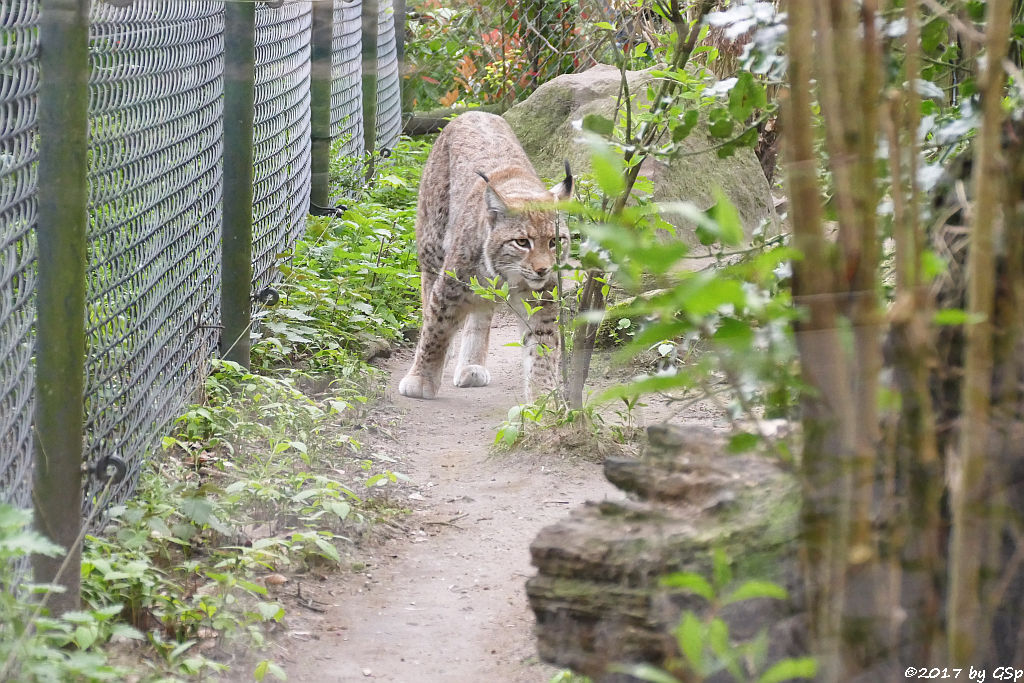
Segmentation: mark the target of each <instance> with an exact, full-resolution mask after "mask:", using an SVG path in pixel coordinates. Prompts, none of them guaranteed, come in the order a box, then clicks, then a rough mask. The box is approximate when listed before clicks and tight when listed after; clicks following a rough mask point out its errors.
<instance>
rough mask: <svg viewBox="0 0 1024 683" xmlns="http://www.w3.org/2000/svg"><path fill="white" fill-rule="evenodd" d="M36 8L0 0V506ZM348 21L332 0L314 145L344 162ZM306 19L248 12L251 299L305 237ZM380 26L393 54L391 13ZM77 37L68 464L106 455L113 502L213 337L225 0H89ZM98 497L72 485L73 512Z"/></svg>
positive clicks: (18, 396) (291, 10)
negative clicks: (337, 151)
mask: <svg viewBox="0 0 1024 683" xmlns="http://www.w3.org/2000/svg"><path fill="white" fill-rule="evenodd" d="M39 5H40V0H4V2H3V3H0V502H10V503H13V504H16V505H19V506H23V507H24V506H29V505H30V504H31V475H32V462H33V452H32V412H33V391H34V378H33V362H34V345H35V333H34V319H35V309H34V306H35V287H36V250H35V228H36V223H37V217H36V204H37V194H38V192H40V191H42V190H41V188H39V187H38V182H37V177H36V172H35V162H36V161H38V154H37V145H36V136H37V120H38V115H37V92H38V89H39V63H38V52H39V42H38V26H39ZM361 11H362V3H361V2H348V1H342V0H334V14H335V27H334V45H333V55H332V75H333V79H334V82H333V84H332V92H331V113H332V128H331V135H332V137H334V138H336V139H344V140H346V144H345V145H344V146H342V148H341V151H342V153H343V154H346V155H350V156H353V157H358V156H359V155H360V154H361V152H362V146H363V127H364V121H363V110H362V54H361V47H362V21H361ZM311 15H312V13H311V5H310V4H309V3H288V4H285V5H283V6H282V7H280V8H272V7H269V6H266V5H263V4H260V5H258V6H257V9H256V22H257V26H256V70H255V75H254V79H255V80H254V82H255V87H256V112H255V134H254V167H255V169H254V170H255V182H254V201H253V221H254V226H253V227H254V244H253V259H254V263H253V288H254V291H255V290H258V289H260V288H262V287H263V286H265V285H267V284H270V283H272V282H273V280H274V279H275V278H276V276H277V271H276V267H275V266H276V263H277V261H278V259H279V255H280V254H281V253H282V252H286V251H287V250H288V249H289V248H290V247H291V246H292V245H293V244H294V242H295V240H296V239H297V238H298V237H300V236H301V235H302V233H303V231H304V228H305V222H306V212H307V208H308V202H309V190H310V62H309V60H310V38H311V20H312V16H311ZM381 20H382V21H384V22H390V27H391V28H390V31H391V32H390V36H391V38H390V40H391V43H392V46H393V43H394V30H393V17H391V16H390V15H389V16H387V17H383V16H382V18H381ZM89 37H90V40H89V62H90V82H89V127H90V141H89V171H88V182H89V224H88V234H87V237H88V259H89V260H88V264H87V283H86V295H87V307H88V308H87V319H86V325H87V330H86V332H87V348H86V368H85V372H86V378H85V379H86V396H85V401H86V413H85V433H84V439H85V452H86V459H87V461H88V462H87V463H85V464H86V465H93V464H95V463H97V462H99V461H101V460H102V459H104V458H105V457H107V456H116V457H118V458H120V459H121V460H123V461H124V463H125V464H126V467H127V475H128V476H127V477H126V478H125V479H124V482H123V483H122V484H121V485H120V486H119V488H118V489H117V490H115V491H114V493H113V496H112V500H124V499H125V498H126V497H127V496H129V495H130V494H131V493H132V491H133V490H134V488H135V484H136V482H137V479H138V473H139V471H140V469H141V467H142V465H143V463H144V459H145V457H146V456H147V454H148V453H149V452H152V451H153V449H154V446H155V445H156V443H157V441H158V439H159V438H160V436H161V434H163V433H164V432H165V430H166V428H167V426H168V423H169V422H170V421H171V420H173V419H174V418H175V417H176V416H177V415H179V414H180V413H181V411H182V409H183V407H184V406H185V405H186V403H187V402H188V401H189V400H191V399H192V398H193V394H194V391H195V390H196V388H197V387H198V386H199V385H200V384H201V383H202V381H203V379H204V378H205V376H206V374H207V371H208V368H209V362H210V359H211V358H212V356H213V354H214V351H215V349H216V346H217V342H218V339H219V334H220V333H219V330H218V323H219V321H220V311H219V305H220V287H221V275H220V248H221V244H220V242H221V220H222V216H221V192H222V173H223V161H222V159H223V126H224V123H223V102H222V100H223V94H224V93H223V74H224V3H223V2H216V1H210V2H194V3H193V2H173V3H168V2H162V1H161V0H135V2H133V3H131V4H128V5H125V6H116V5H114V4H110V3H106V2H96V3H93V4H92V7H91V9H90V27H89ZM386 59H387V57H385V60H386ZM390 60H391V61H390V62H389V63H388V68H389V69H390V71H389V72H388V73H389V74H394V76H390V75H389V78H391V80H392V81H394V85H393V86H392V85H385V86H384V87H383V90H384V91H386V92H391V90H390V89H391V88H393V89H394V90H395V95H394V99H395V100H396V101H397V68H396V67H395V65H394V50H393V48H392V50H391V57H390ZM387 101H388V102H390V101H391V100H390V99H388V100H387ZM389 111H390V110H389ZM391 116H394V121H392V118H391ZM399 117H400V112H396V113H395V114H394V115H392V114H390V113H389V114H388V115H387V116H383V117H382V119H381V120H383V121H385V122H386V123H387V125H388V126H389V127H388V128H387V130H386V131H385V132H384V133H382V134H380V137H378V139H381V140H387V144H393V137H394V136H397V130H398V125H399V122H400V118H399ZM375 123H376V122H375V121H371V122H368V123H366V125H375ZM99 490H100V489H99V486H98V484H96V483H95V481H94V480H90V481H89V482H88V483H87V484H86V491H85V502H84V506H85V508H86V510H87V511H88V510H89V509H90V508H91V507H93V506H94V505H95V503H96V500H95V498H96V495H97V493H98V491H99Z"/></svg>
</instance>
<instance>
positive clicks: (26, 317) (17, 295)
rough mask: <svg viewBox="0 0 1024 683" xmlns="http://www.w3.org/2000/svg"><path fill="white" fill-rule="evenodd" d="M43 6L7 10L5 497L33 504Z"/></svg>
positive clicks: (0, 45)
mask: <svg viewBox="0 0 1024 683" xmlns="http://www.w3.org/2000/svg"><path fill="white" fill-rule="evenodd" d="M38 22H39V6H38V4H37V3H36V2H18V1H17V0H11V2H6V1H5V2H4V3H3V4H2V5H0V26H2V27H3V29H2V33H0V37H2V40H0V101H2V103H3V106H2V108H0V112H2V115H0V226H2V229H0V495H3V497H4V498H6V499H8V500H10V501H12V502H13V503H15V504H17V505H20V506H27V505H28V504H29V503H30V502H31V497H30V492H31V491H30V486H29V485H30V477H31V465H32V386H33V379H32V349H33V346H34V344H35V334H34V325H33V320H34V318H35V304H34V300H33V292H34V291H35V239H34V233H33V228H34V226H35V223H36V197H35V191H36V169H35V162H36V159H37V150H36V146H35V135H36V93H37V92H38V90H39V69H38V64H37V61H38V53H39V36H38V34H37V33H36V25H37V24H38Z"/></svg>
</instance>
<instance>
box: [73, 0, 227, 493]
mask: <svg viewBox="0 0 1024 683" xmlns="http://www.w3.org/2000/svg"><path fill="white" fill-rule="evenodd" d="M90 24H91V28H90V49H89V59H90V67H91V68H90V84H89V112H90V116H89V130H90V140H89V148H90V156H89V199H90V206H89V215H90V222H89V223H90V224H89V232H88V248H89V254H88V256H89V265H88V271H87V276H86V277H87V289H86V297H87V301H88V304H87V307H88V309H87V317H86V333H87V341H88V344H87V346H88V348H87V353H86V419H85V430H86V447H85V448H86V453H87V454H89V455H90V456H91V458H92V459H94V460H95V459H97V458H102V457H104V456H107V455H116V456H118V457H119V458H121V459H122V460H124V462H125V463H126V464H127V466H128V469H129V474H130V475H131V476H128V477H125V478H124V479H123V480H122V482H121V484H120V486H121V487H122V490H121V491H119V492H117V494H118V497H120V496H124V495H127V493H128V492H130V490H131V488H132V483H133V482H134V481H135V480H136V475H137V472H138V469H139V468H140V467H141V464H142V457H141V456H142V454H144V453H145V452H147V451H148V450H149V449H150V447H151V446H152V445H153V443H154V441H155V440H156V439H157V438H158V437H159V432H160V430H161V429H162V428H163V427H164V426H165V425H166V424H167V422H168V421H169V420H171V419H173V418H174V417H175V416H176V415H177V414H178V412H179V410H180V408H181V403H182V400H183V399H184V398H187V397H188V396H190V395H191V393H192V392H193V390H194V389H195V387H196V386H197V384H198V383H199V382H200V381H201V379H202V377H203V373H204V372H205V371H206V367H207V362H208V359H209V357H210V354H211V352H212V350H213V348H214V345H215V344H216V330H215V329H213V325H215V324H216V322H217V318H218V311H217V306H218V303H217V292H218V286H219V272H218V260H219V248H218V246H219V245H218V239H219V236H220V233H219V229H220V206H219V200H220V186H219V182H220V176H221V167H220V164H219V160H220V156H221V135H222V124H221V107H222V104H221V95H222V83H221V75H222V73H223V68H224V65H223V58H222V56H221V54H222V52H223V48H224V45H223V31H224V20H223V9H222V7H221V6H219V4H218V3H179V2H173V3H167V2H159V0H148V1H142V2H136V3H132V4H130V5H128V6H125V7H117V6H114V5H110V4H107V3H102V2H97V3H94V4H93V5H92V12H91V17H90ZM89 485H90V486H97V483H96V480H95V479H90V480H89ZM85 500H86V505H87V506H88V505H91V503H92V496H91V495H87V496H86V499H85Z"/></svg>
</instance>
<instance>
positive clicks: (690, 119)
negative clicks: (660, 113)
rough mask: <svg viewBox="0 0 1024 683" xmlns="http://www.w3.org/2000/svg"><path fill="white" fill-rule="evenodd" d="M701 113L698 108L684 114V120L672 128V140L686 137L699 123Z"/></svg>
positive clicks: (676, 140)
mask: <svg viewBox="0 0 1024 683" xmlns="http://www.w3.org/2000/svg"><path fill="white" fill-rule="evenodd" d="M698 118H699V115H698V113H697V110H696V109H690V110H688V111H687V112H686V113H685V114H683V118H682V122H681V123H678V124H676V126H675V127H674V128H673V129H672V142H679V141H680V140H683V139H685V138H686V137H687V136H688V135H689V134H690V133H691V132H692V131H693V127H694V126H696V125H697V120H698Z"/></svg>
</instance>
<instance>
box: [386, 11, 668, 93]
mask: <svg viewBox="0 0 1024 683" xmlns="http://www.w3.org/2000/svg"><path fill="white" fill-rule="evenodd" d="M647 5H648V3H642V4H637V3H633V2H626V1H625V0H452V1H451V2H445V3H441V4H439V3H435V2H432V1H431V0H418V1H417V2H411V3H410V6H411V8H412V10H413V13H412V14H411V15H410V21H409V23H408V24H407V26H406V31H407V35H406V53H405V58H406V67H405V71H404V73H403V87H404V88H406V89H408V92H407V94H406V100H407V101H408V102H409V103H411V105H412V106H413V108H414V109H416V110H419V111H429V110H431V109H436V108H438V107H451V106H461V105H464V104H488V105H498V106H501V107H509V106H511V105H512V104H514V103H515V102H518V101H520V100H523V99H525V98H526V97H528V96H529V95H530V94H531V93H532V92H533V91H534V90H535V89H536V88H537V86H539V85H541V84H542V83H545V82H546V81H549V80H551V79H552V78H554V77H556V76H559V75H561V74H565V73H575V72H577V71H583V70H585V69H587V68H589V67H591V66H593V65H594V64H596V63H598V62H602V61H605V62H609V63H613V61H614V54H615V51H616V50H618V49H621V48H622V47H623V46H624V45H625V44H626V43H628V42H629V36H634V35H643V33H644V32H643V31H642V30H635V29H642V28H645V27H646V26H647V24H649V23H651V22H652V21H653V20H654V19H656V17H655V16H654V15H653V13H652V11H651V9H650V7H649V6H647ZM601 22H607V23H609V24H612V25H614V26H616V28H617V30H616V31H614V32H613V31H607V30H604V29H602V28H600V27H599V26H598V24H599V23H601ZM659 30H660V29H659ZM644 39H645V40H647V39H652V37H651V36H646V37H645V38H644Z"/></svg>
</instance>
